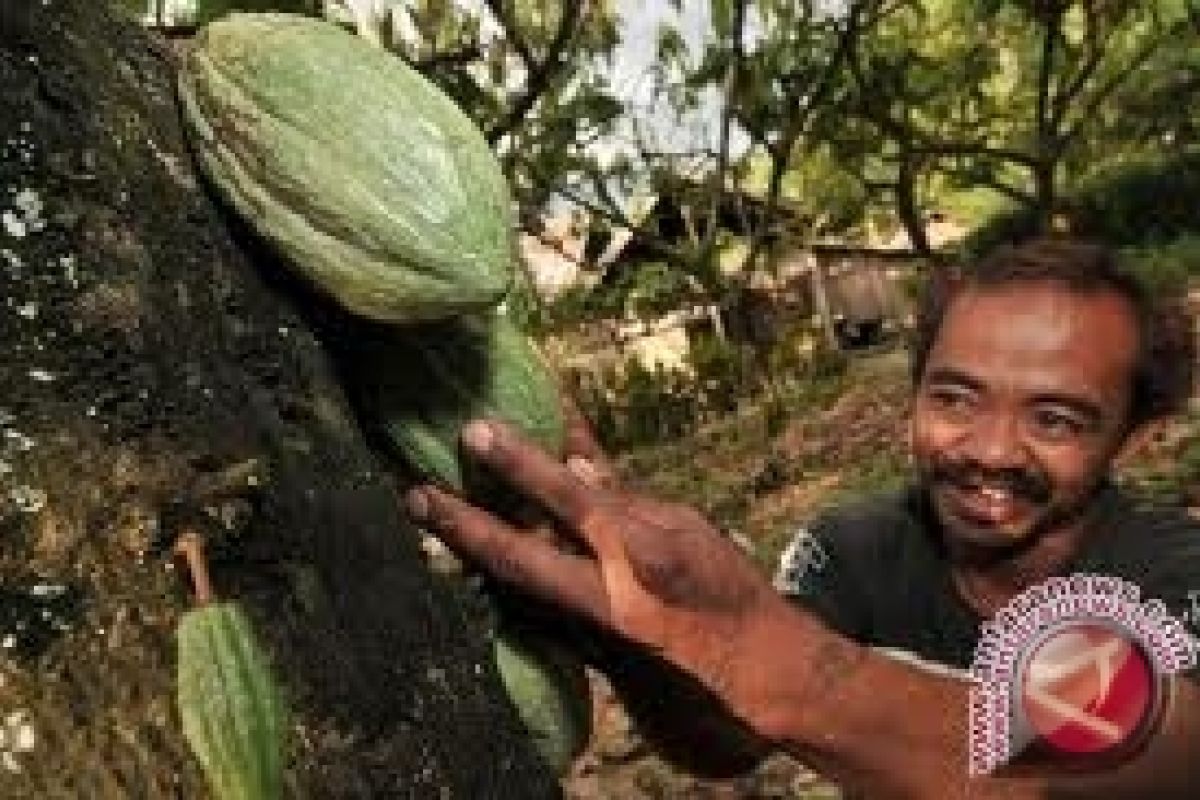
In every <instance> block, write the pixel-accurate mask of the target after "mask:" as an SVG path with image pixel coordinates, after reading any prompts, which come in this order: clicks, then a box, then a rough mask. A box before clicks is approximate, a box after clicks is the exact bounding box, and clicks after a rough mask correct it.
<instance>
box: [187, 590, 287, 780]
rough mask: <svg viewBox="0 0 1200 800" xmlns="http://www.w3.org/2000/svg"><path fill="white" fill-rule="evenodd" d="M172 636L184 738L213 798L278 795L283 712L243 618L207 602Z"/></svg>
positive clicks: (230, 608) (230, 607)
mask: <svg viewBox="0 0 1200 800" xmlns="http://www.w3.org/2000/svg"><path fill="white" fill-rule="evenodd" d="M175 636H176V644H177V658H178V661H177V665H176V691H177V698H176V700H177V704H178V707H179V716H180V719H181V720H182V723H183V734H184V737H185V738H186V739H187V741H188V744H189V745H190V746H191V749H192V752H193V753H194V754H195V756H196V759H197V760H198V761H199V762H200V766H201V767H202V768H203V770H204V774H205V777H206V778H207V779H208V783H209V786H210V788H211V789H212V793H213V797H214V798H216V800H275V799H276V798H279V797H281V796H282V792H283V740H284V736H285V728H286V716H287V715H286V712H285V710H284V705H283V701H282V698H281V696H280V693H279V691H278V688H277V687H276V685H275V683H274V681H273V679H272V677H271V671H270V667H269V664H268V662H267V659H266V657H265V655H264V654H263V652H262V650H261V649H260V648H259V646H258V644H257V642H256V640H255V638H254V632H253V630H251V628H250V623H249V620H247V619H246V617H245V615H244V614H243V613H242V611H241V610H240V609H239V608H238V606H237V605H236V604H235V603H230V602H222V603H212V604H210V605H206V606H203V607H201V608H197V609H194V610H192V611H188V612H187V613H185V614H184V615H183V618H182V619H181V620H180V622H179V626H178V628H177V629H176V633H175Z"/></svg>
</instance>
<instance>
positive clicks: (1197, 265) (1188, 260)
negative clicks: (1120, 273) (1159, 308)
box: [1122, 234, 1200, 296]
mask: <svg viewBox="0 0 1200 800" xmlns="http://www.w3.org/2000/svg"><path fill="white" fill-rule="evenodd" d="M1122 256H1123V257H1124V259H1125V261H1126V263H1128V264H1129V266H1130V268H1131V269H1132V270H1133V272H1134V273H1135V274H1136V275H1137V276H1138V277H1139V278H1140V279H1141V280H1142V282H1143V283H1144V284H1145V285H1146V286H1147V287H1149V289H1150V290H1151V291H1152V292H1155V293H1161V294H1165V295H1170V296H1179V295H1180V294H1182V293H1183V292H1184V291H1186V289H1187V286H1188V283H1189V281H1190V280H1191V279H1192V278H1194V277H1196V276H1200V235H1196V234H1189V235H1187V236H1181V237H1180V238H1178V239H1176V240H1174V241H1172V242H1168V243H1166V244H1162V245H1150V246H1145V247H1131V248H1127V249H1126V250H1124V251H1123V253H1122Z"/></svg>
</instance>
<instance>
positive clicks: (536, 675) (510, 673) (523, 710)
mask: <svg viewBox="0 0 1200 800" xmlns="http://www.w3.org/2000/svg"><path fill="white" fill-rule="evenodd" d="M493 652H494V655H495V658H496V668H497V669H498V671H499V672H500V679H501V681H503V683H504V688H505V691H506V692H507V693H508V696H509V699H511V700H512V702H513V706H514V707H515V708H516V709H517V713H518V715H519V716H520V718H521V722H522V723H523V724H524V725H525V729H526V731H528V733H529V736H530V738H531V739H532V740H533V744H534V747H535V748H537V751H538V753H540V754H541V756H542V758H543V759H544V760H545V761H546V763H547V764H548V765H549V766H550V768H551V769H553V770H554V771H555V772H558V773H560V774H561V773H564V772H566V771H567V768H568V767H570V766H571V762H572V761H573V760H574V759H575V757H576V756H578V755H579V753H580V751H582V750H583V748H584V746H585V745H586V744H587V742H588V738H589V737H590V736H591V731H592V704H591V694H590V688H589V685H588V679H587V671H586V670H585V669H584V667H583V664H582V663H581V662H580V661H579V660H578V659H576V658H575V657H574V656H572V655H571V654H570V653H569V652H568V651H566V650H564V649H563V648H562V647H561V646H559V645H557V644H555V643H554V642H552V641H549V640H547V639H545V638H543V637H539V636H537V635H536V634H533V633H530V632H527V631H520V632H518V631H516V630H513V629H505V630H501V631H500V632H499V633H498V634H497V635H496V638H495V639H494V640H493Z"/></svg>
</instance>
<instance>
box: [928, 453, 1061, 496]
mask: <svg viewBox="0 0 1200 800" xmlns="http://www.w3.org/2000/svg"><path fill="white" fill-rule="evenodd" d="M929 478H930V479H931V480H932V481H933V482H935V483H948V484H951V485H953V486H955V487H958V488H963V489H976V488H979V487H981V486H991V487H996V488H999V489H1003V490H1005V491H1007V492H1009V493H1010V494H1012V495H1013V496H1014V497H1017V498H1020V499H1022V500H1026V501H1028V502H1031V503H1039V504H1040V503H1046V502H1048V501H1049V500H1050V497H1051V494H1052V491H1051V486H1050V481H1049V479H1048V478H1046V476H1044V475H1042V474H1041V473H1039V472H1036V471H1034V470H1029V469H1022V468H1021V467H1002V468H1000V469H993V468H989V467H985V466H983V465H982V464H979V463H977V462H975V461H973V460H971V459H938V460H936V461H934V462H933V464H932V466H931V469H930V472H929Z"/></svg>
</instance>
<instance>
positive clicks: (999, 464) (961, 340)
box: [912, 283, 1138, 548]
mask: <svg viewBox="0 0 1200 800" xmlns="http://www.w3.org/2000/svg"><path fill="white" fill-rule="evenodd" d="M1137 348H1138V331H1137V324H1136V322H1135V318H1134V315H1133V311H1132V309H1131V308H1130V307H1129V305H1128V304H1127V302H1126V301H1125V300H1124V299H1123V298H1121V297H1120V296H1119V295H1116V294H1113V293H1109V292H1098V293H1093V294H1080V293H1073V292H1071V291H1070V290H1069V289H1067V288H1066V287H1063V286H1058V285H1055V284H1053V283H1025V284H1013V285H1010V286H1002V287H995V288H976V289H968V290H965V291H964V292H963V294H961V295H959V296H958V297H956V298H955V299H954V300H953V301H952V302H951V304H950V307H949V309H948V310H947V312H946V316H945V318H944V319H943V322H942V325H941V328H940V330H939V332H938V335H937V339H936V341H935V342H934V344H933V348H932V350H931V351H930V353H929V358H928V361H927V363H926V365H925V372H924V375H923V376H922V378H921V381H920V383H919V385H918V386H917V391H916V398H915V402H914V407H913V416H912V440H913V452H914V456H915V458H916V462H917V468H918V470H919V473H920V476H921V479H922V482H923V484H924V486H925V489H926V491H927V492H928V493H929V498H930V500H931V501H932V505H933V508H934V509H935V511H936V513H937V515H938V518H939V520H940V521H941V523H942V526H943V528H944V531H945V534H946V536H947V537H949V539H950V540H951V542H957V543H959V544H963V545H974V546H976V547H980V546H982V547H987V548H1019V547H1020V546H1021V545H1023V544H1026V543H1028V542H1030V541H1032V540H1033V539H1034V538H1035V537H1037V536H1041V535H1045V534H1052V533H1053V532H1054V531H1055V530H1057V529H1061V528H1063V527H1064V526H1066V525H1068V524H1070V523H1071V522H1073V521H1074V520H1075V519H1076V518H1077V515H1078V514H1079V512H1081V511H1082V510H1084V509H1085V508H1086V506H1087V503H1088V501H1089V500H1090V499H1091V498H1092V497H1093V494H1094V491H1095V489H1096V487H1097V485H1098V484H1099V482H1100V480H1101V479H1102V478H1103V476H1104V475H1105V473H1106V472H1107V469H1108V465H1109V462H1110V461H1111V460H1112V458H1113V457H1114V455H1116V453H1117V451H1118V450H1119V448H1120V446H1121V443H1122V441H1123V439H1124V434H1125V433H1126V430H1125V427H1126V426H1125V421H1126V419H1127V417H1128V414H1129V410H1130V399H1131V388H1132V378H1133V370H1134V366H1135V361H1136V357H1137Z"/></svg>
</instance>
